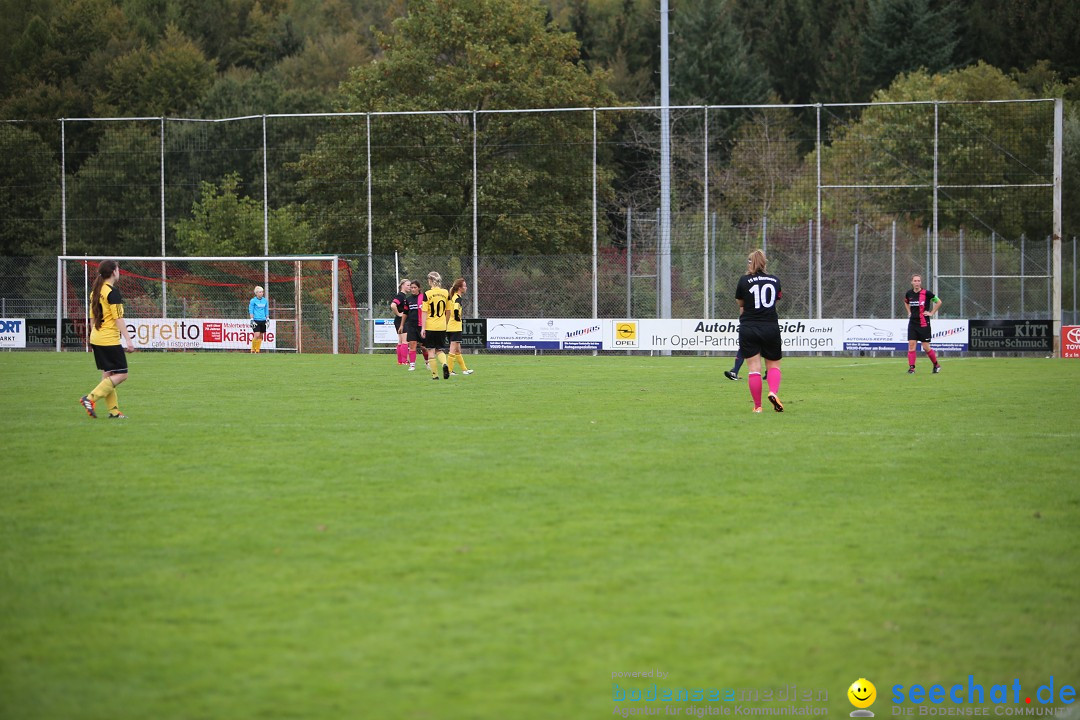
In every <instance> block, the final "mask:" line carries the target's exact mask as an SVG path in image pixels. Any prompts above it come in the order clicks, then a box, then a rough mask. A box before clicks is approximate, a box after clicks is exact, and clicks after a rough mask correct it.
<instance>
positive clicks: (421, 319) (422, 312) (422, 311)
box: [417, 295, 427, 337]
mask: <svg viewBox="0 0 1080 720" xmlns="http://www.w3.org/2000/svg"><path fill="white" fill-rule="evenodd" d="M426 307H427V299H426V298H424V296H423V295H421V296H420V314H419V315H418V316H417V320H418V321H419V322H420V337H427V331H426V330H425V329H424V321H425V320H426V319H427V317H426V312H425V308H426Z"/></svg>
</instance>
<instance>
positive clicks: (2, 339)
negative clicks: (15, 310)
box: [0, 318, 26, 348]
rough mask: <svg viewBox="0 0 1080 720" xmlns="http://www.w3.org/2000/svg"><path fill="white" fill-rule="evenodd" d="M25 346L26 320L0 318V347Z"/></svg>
mask: <svg viewBox="0 0 1080 720" xmlns="http://www.w3.org/2000/svg"><path fill="white" fill-rule="evenodd" d="M24 347H26V320H25V319H24V318H0V348H24Z"/></svg>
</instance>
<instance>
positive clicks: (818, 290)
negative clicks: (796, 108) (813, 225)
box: [814, 103, 825, 320]
mask: <svg viewBox="0 0 1080 720" xmlns="http://www.w3.org/2000/svg"><path fill="white" fill-rule="evenodd" d="M816 110H817V135H816V137H815V139H814V144H815V146H816V152H815V154H816V155H817V237H816V240H817V258H816V260H815V262H816V263H817V287H816V288H815V294H816V295H817V317H818V319H819V320H820V319H821V236H822V235H824V234H825V233H824V229H823V228H822V226H821V103H818V104H817V106H816Z"/></svg>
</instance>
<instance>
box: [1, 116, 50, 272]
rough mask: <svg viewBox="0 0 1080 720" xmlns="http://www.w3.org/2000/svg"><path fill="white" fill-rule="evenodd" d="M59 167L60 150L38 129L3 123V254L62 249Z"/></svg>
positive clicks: (26, 253) (37, 252) (46, 252)
mask: <svg viewBox="0 0 1080 720" xmlns="http://www.w3.org/2000/svg"><path fill="white" fill-rule="evenodd" d="M51 125H54V127H53V128H52V130H53V131H54V132H55V131H56V130H57V128H56V127H55V125H59V123H51ZM59 170H60V165H59V162H58V161H57V159H56V148H55V147H49V146H48V145H47V144H46V143H45V141H44V140H42V139H41V137H40V136H39V135H38V134H37V133H36V132H35V131H34V130H33V129H31V128H27V127H21V126H17V125H12V124H9V123H3V124H0V256H18V255H38V254H42V255H43V254H56V253H58V252H59V251H60V241H59V235H60V229H59V217H58V216H59V213H58V212H53V207H54V206H55V205H57V204H58V201H59V197H60V173H59Z"/></svg>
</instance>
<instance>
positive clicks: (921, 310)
mask: <svg viewBox="0 0 1080 720" xmlns="http://www.w3.org/2000/svg"><path fill="white" fill-rule="evenodd" d="M935 300H937V295H935V294H934V291H933V290H928V289H926V288H923V289H922V290H919V291H918V292H916V291H915V290H914V289H912V290H908V291H907V292H906V293H904V302H906V303H907V306H908V309H909V310H910V311H911V314H910V315H909V316H908V324H910V325H918V326H919V327H926V326H927V325H929V324H930V318H928V317H926V313H927V312H928V311H930V310H931V309H933V307H934V301H935Z"/></svg>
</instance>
